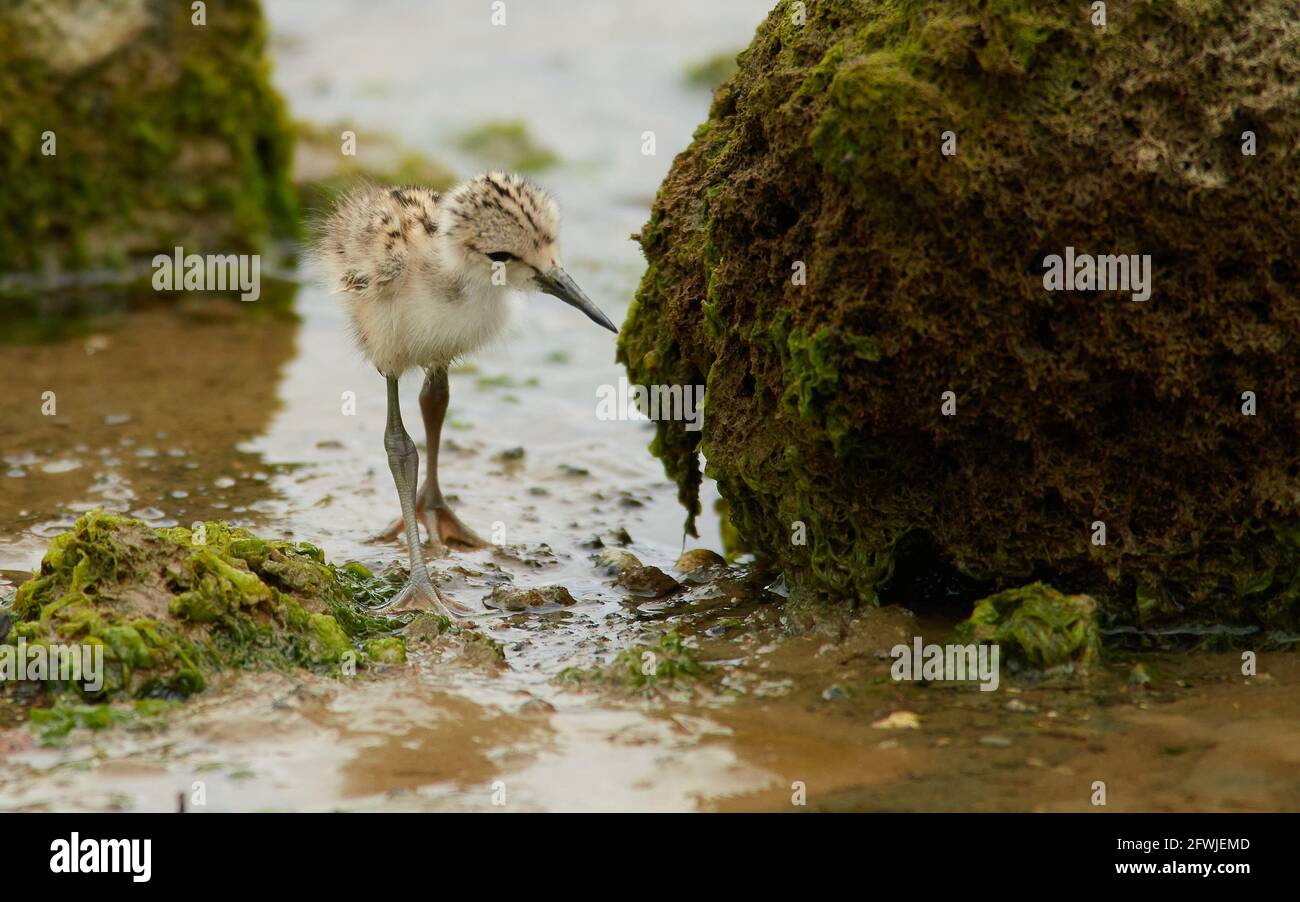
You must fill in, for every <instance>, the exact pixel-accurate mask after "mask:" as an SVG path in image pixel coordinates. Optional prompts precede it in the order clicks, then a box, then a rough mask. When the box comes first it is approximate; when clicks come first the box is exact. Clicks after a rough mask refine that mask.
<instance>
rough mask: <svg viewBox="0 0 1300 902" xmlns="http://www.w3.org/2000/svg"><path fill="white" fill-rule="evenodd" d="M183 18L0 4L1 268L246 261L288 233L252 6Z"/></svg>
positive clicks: (141, 2)
mask: <svg viewBox="0 0 1300 902" xmlns="http://www.w3.org/2000/svg"><path fill="white" fill-rule="evenodd" d="M193 15H194V13H193V10H192V9H191V4H189V3H155V2H152V0H103V2H99V3H87V2H82V0H15V2H12V3H6V4H4V5H3V6H0V44H2V45H3V46H4V47H5V48H6V60H5V71H4V74H3V76H0V151H2V152H0V180H2V181H3V182H4V185H5V190H4V192H3V196H2V197H0V270H44V269H47V268H50V269H68V268H82V267H89V266H114V267H116V266H121V265H125V264H127V263H129V262H131V261H132V260H134V259H148V258H152V256H153V255H154V254H156V253H160V252H166V253H169V252H170V251H171V250H172V248H173V247H176V246H183V247H184V248H185V249H186V251H187V252H190V253H209V252H213V253H223V254H228V253H235V252H245V253H254V252H258V251H259V250H261V249H262V247H263V245H264V244H265V243H266V241H267V239H269V238H272V237H274V236H277V235H288V236H292V235H294V234H296V232H297V214H296V211H295V204H294V196H293V191H292V189H291V186H290V183H289V163H290V156H291V140H290V132H289V129H288V128H287V125H286V120H285V116H284V110H283V105H282V103H281V100H280V98H279V97H278V95H277V94H276V93H275V91H274V90H273V89H272V87H271V83H270V78H269V73H270V65H269V61H268V59H267V56H266V54H265V52H264V48H265V44H266V23H265V21H264V20H263V17H262V9H261V5H260V4H259V3H258V2H257V0H230V2H225V3H219V4H218V3H210V4H208V8H207V10H206V15H207V20H206V24H203V25H196V24H194V23H193V22H192V17H193ZM51 132H52V133H53V136H54V150H55V153H54V154H46V153H44V152H43V150H45V149H47V139H46V135H47V133H51Z"/></svg>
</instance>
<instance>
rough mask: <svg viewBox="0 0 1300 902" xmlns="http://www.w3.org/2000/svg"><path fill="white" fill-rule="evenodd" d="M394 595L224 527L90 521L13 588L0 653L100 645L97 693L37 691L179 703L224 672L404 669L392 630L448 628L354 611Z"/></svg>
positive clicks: (359, 574)
mask: <svg viewBox="0 0 1300 902" xmlns="http://www.w3.org/2000/svg"><path fill="white" fill-rule="evenodd" d="M397 588H398V586H396V585H395V584H393V583H392V581H391V580H383V579H377V578H375V577H372V576H371V574H370V573H369V571H367V570H366V568H365V567H363V566H362V565H361V564H357V563H350V564H347V565H344V566H343V567H335V566H334V565H332V564H329V563H327V562H326V561H325V559H324V556H323V555H322V554H321V552H320V550H319V549H318V548H315V547H314V546H312V545H309V544H307V543H293V542H284V541H273V540H267V539H261V538H258V537H256V536H254V535H253V534H251V533H249V532H247V531H245V530H242V529H234V528H232V527H230V526H228V525H227V524H225V523H220V522H209V523H204V524H202V529H201V531H192V530H191V529H187V528H185V527H173V528H170V529H157V528H154V527H151V526H149V525H148V524H146V523H143V522H141V521H139V520H133V519H130V518H127V517H119V516H115V515H110V514H105V513H99V512H92V513H89V514H86V515H85V516H83V517H82V518H81V519H80V520H78V521H77V523H76V525H75V526H74V527H73V529H72V530H70V531H69V532H66V533H63V534H62V535H59V536H57V537H55V538H54V539H53V540H52V541H51V542H50V546H49V549H48V550H47V552H46V555H45V558H44V560H43V561H42V562H41V569H40V572H39V573H38V574H37V575H36V576H35V577H34V578H32V579H31V580H29V581H28V582H26V583H24V584H23V585H21V586H20V587H19V588H18V593H17V595H16V596H15V597H14V601H13V606H12V610H10V611H8V612H7V613H6V615H5V618H4V621H5V624H6V625H5V627H4V630H5V632H7V634H8V635H7V636H0V643H3V644H6V645H10V646H17V645H18V644H19V643H20V642H25V643H26V645H27V646H29V647H30V646H34V645H44V646H46V647H47V648H49V647H51V646H54V645H63V646H91V647H95V646H100V647H102V648H103V657H104V679H103V687H102V689H100V690H99V691H98V692H92V691H90V690H89V689H88V688H87V686H86V685H85V683H86V681H84V680H83V681H82V682H80V683H74V684H72V685H63V684H60V683H59V682H58V681H57V680H55V679H53V678H52V679H50V680H49V681H48V682H47V683H46V684H45V688H47V689H50V690H53V691H54V692H55V694H59V693H61V692H64V691H68V692H77V693H81V694H82V695H84V696H85V697H86V698H87V699H88V700H92V701H102V700H106V699H111V698H118V697H129V698H137V699H140V698H174V697H184V696H188V695H190V694H192V693H194V692H197V691H199V690H201V689H203V688H204V687H205V686H206V684H207V677H208V676H209V675H211V674H212V673H214V672H216V671H219V670H223V669H226V668H235V667H242V668H255V669H278V670H287V669H291V668H295V667H301V668H310V669H313V670H317V671H320V672H340V671H341V670H343V668H344V665H346V664H347V663H348V662H349V661H351V662H353V663H355V662H356V661H360V660H363V659H369V660H375V661H380V662H385V663H400V662H401V661H403V660H404V659H405V652H404V640H403V639H402V637H400V636H396V635H394V634H395V633H396V631H397V630H399V629H400V628H401V627H403V626H405V625H407V623H408V622H410V620H411V619H413V618H414V617H429V618H432V619H435V620H439V621H441V622H440V623H439V624H438V629H439V630H442V629H446V628H447V624H446V622H445V619H444V618H437V617H434V616H433V615H412V614H406V615H402V616H400V617H396V618H387V617H380V616H375V615H371V614H367V613H366V612H364V611H363V610H362V609H361V607H360V606H359V604H358V602H359V601H374V600H378V599H382V598H385V597H388V596H391V594H392V593H393V592H395V591H396V590H397ZM53 676H54V675H53V674H52V675H51V677H53Z"/></svg>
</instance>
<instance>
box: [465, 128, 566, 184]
mask: <svg viewBox="0 0 1300 902" xmlns="http://www.w3.org/2000/svg"><path fill="white" fill-rule="evenodd" d="M456 143H457V145H458V146H459V147H460V149H461V150H463V151H465V152H466V153H468V154H471V155H473V156H475V157H477V158H478V159H480V160H482V161H483V162H485V163H488V164H491V165H493V166H503V167H505V168H507V169H513V170H515V171H518V172H541V171H543V170H545V169H550V168H551V167H553V166H555V165H556V164H557V163H559V162H560V159H559V157H557V156H556V155H555V153H554V152H553V151H552V150H551V149H550V148H548V147H546V146H545V145H543V144H540V143H538V141H537V139H536V138H534V137H533V135H532V132H531V131H530V130H529V128H528V125H527V123H524V122H519V121H513V122H485V123H483V124H482V125H480V126H478V127H476V128H472V129H470V130H469V131H467V132H465V133H464V134H462V135H460V136H459V137H458V138H457V141H456Z"/></svg>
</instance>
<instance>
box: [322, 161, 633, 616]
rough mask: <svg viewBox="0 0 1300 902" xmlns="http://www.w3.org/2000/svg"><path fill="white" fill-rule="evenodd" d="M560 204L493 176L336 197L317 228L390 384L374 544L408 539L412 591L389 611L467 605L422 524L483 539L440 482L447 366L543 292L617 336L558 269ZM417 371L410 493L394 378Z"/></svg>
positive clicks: (460, 540)
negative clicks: (390, 509) (384, 515)
mask: <svg viewBox="0 0 1300 902" xmlns="http://www.w3.org/2000/svg"><path fill="white" fill-rule="evenodd" d="M559 224H560V215H559V208H558V206H557V205H556V203H555V200H554V199H553V198H552V197H551V196H550V194H548V193H547V192H546V191H545V190H544V189H542V188H541V187H540V186H538V185H537V184H536V183H534V182H532V181H530V180H529V179H526V178H524V177H522V176H518V175H513V174H506V173H498V172H490V173H485V174H483V175H480V176H478V177H477V178H475V179H472V180H471V181H469V182H466V183H465V184H463V185H461V186H459V187H458V188H455V189H454V190H452V191H450V192H448V193H446V194H439V193H438V192H435V191H431V190H429V189H427V188H421V187H415V186H407V187H379V186H373V185H368V186H365V187H363V188H361V189H359V190H356V191H354V192H352V193H350V194H348V195H346V196H344V197H343V198H342V199H341V200H340V201H339V203H338V204H337V206H336V207H335V208H334V210H333V211H332V212H331V213H330V215H329V216H328V218H327V219H326V220H325V221H324V223H323V224H322V227H321V228H320V233H319V236H318V237H317V239H316V241H315V242H314V245H313V248H312V255H313V256H314V257H315V259H316V261H317V263H318V266H319V267H320V269H321V270H322V271H323V272H324V274H325V277H326V279H327V282H328V284H329V285H330V287H331V288H332V289H333V290H335V291H337V292H341V293H342V294H343V295H344V298H345V303H346V304H347V312H348V316H349V319H350V321H351V325H352V331H353V334H354V336H355V338H356V340H357V343H358V346H359V347H360V348H361V350H362V352H363V353H364V354H365V355H366V357H367V359H368V360H369V361H370V362H371V363H373V364H374V366H375V368H376V369H378V370H379V372H380V373H381V374H382V375H383V376H384V377H385V379H386V380H387V383H388V424H387V427H386V429H385V436H384V445H385V448H386V449H387V450H388V458H389V468H390V469H391V470H392V473H393V480H394V483H395V484H396V486H397V492H398V498H399V501H400V502H401V506H402V517H401V519H400V520H398V521H397V522H396V523H394V524H393V525H392V526H391V527H389V529H388V530H386V531H385V532H384V533H382V534H381V536H380V538H386V539H391V538H395V537H396V536H397V535H399V534H401V533H402V532H405V534H406V541H407V546H408V550H409V553H410V559H411V583H410V584H409V585H408V586H407V587H406V588H405V589H404V590H403V591H402V592H401V593H399V594H398V595H397V596H395V597H394V599H393V601H392V602H390V603H389V605H386V606H385V607H388V606H394V607H401V608H417V609H425V608H432V609H434V610H438V611H441V612H442V613H446V614H449V615H454V614H463V613H468V609H466V608H464V607H463V606H460V605H458V604H457V603H456V602H454V601H451V600H450V599H448V598H446V597H445V596H442V595H441V593H439V592H438V590H437V589H436V588H435V587H434V586H433V584H432V581H431V580H430V579H429V575H428V571H427V570H426V569H425V565H424V559H423V555H422V553H421V550H420V534H419V525H418V524H419V523H421V522H422V523H424V525H425V528H426V530H427V531H428V533H429V536H430V538H431V539H432V538H433V537H434V536H437V537H438V539H439V541H441V542H443V543H445V544H448V545H452V544H455V545H461V546H465V547H470V548H474V547H480V546H481V545H482V544H483V542H482V540H481V539H479V538H478V536H477V535H475V534H474V533H473V532H472V531H471V530H469V529H468V528H467V527H466V526H465V525H464V524H462V523H461V522H460V520H459V519H458V518H457V517H456V515H455V514H454V513H453V512H452V511H451V509H450V508H449V507H448V505H447V502H446V500H445V499H444V498H443V496H442V492H441V490H440V489H439V486H438V447H439V442H440V436H441V431H442V423H443V419H444V416H445V414H446V410H447V402H448V397H449V390H448V383H447V368H448V367H449V366H450V365H451V364H452V363H453V362H454V361H456V360H458V359H460V358H461V357H463V356H465V355H466V354H469V353H471V352H473V351H475V350H477V349H479V348H481V347H482V346H483V345H484V344H486V343H487V342H489V341H491V340H492V339H493V338H494V337H496V336H497V335H498V334H500V332H501V330H502V329H503V328H504V327H505V325H506V322H507V314H508V311H509V300H510V297H511V296H512V295H513V294H516V293H518V292H523V291H541V292H544V293H546V294H551V295H554V296H555V297H557V298H559V299H560V300H562V301H564V302H565V303H567V304H570V305H571V306H573V307H576V308H577V309H579V310H581V311H582V312H583V313H585V314H586V315H587V316H588V317H589V318H590V319H591V320H592V321H593V322H595V323H597V324H598V325H600V326H603V327H604V328H606V329H609V330H610V331H611V332H617V331H618V329H617V328H616V327H615V326H614V324H613V323H612V322H611V321H610V320H609V317H607V316H605V314H604V313H602V312H601V311H600V310H599V309H598V308H597V307H596V305H595V304H593V303H592V302H591V300H590V299H589V298H588V297H587V296H586V294H584V293H583V291H582V289H581V288H579V287H578V286H577V284H576V283H575V282H574V281H573V279H572V278H571V277H570V276H569V275H568V273H566V272H565V271H564V267H563V266H562V265H561V262H560V251H559ZM416 367H419V368H421V369H423V370H424V371H425V374H426V376H425V382H424V387H423V389H422V390H421V392H420V411H421V414H422V417H423V420H424V427H425V438H426V453H427V454H428V473H427V475H426V477H425V480H424V483H423V484H422V485H421V486H420V488H419V490H418V492H417V491H416V488H415V486H416V482H417V481H418V475H419V455H418V452H417V451H416V448H415V444H414V443H413V442H412V441H411V438H410V436H409V435H408V434H407V433H406V429H405V427H404V426H403V424H402V415H401V410H400V406H399V403H398V401H399V399H398V388H397V384H398V378H399V377H400V376H401V375H402V374H403V373H405V372H406V371H408V370H410V369H413V368H416Z"/></svg>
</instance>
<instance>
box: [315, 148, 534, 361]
mask: <svg viewBox="0 0 1300 902" xmlns="http://www.w3.org/2000/svg"><path fill="white" fill-rule="evenodd" d="M558 230H559V210H558V207H557V206H556V203H555V201H554V200H553V199H552V198H551V196H550V195H549V194H548V193H547V192H546V191H545V190H543V189H542V188H541V187H539V186H538V185H536V184H535V183H533V182H531V181H529V180H528V179H525V178H523V177H521V176H518V175H512V174H504V173H495V172H494V173H485V174H483V175H480V176H478V177H477V178H475V179H473V180H471V181H469V182H467V183H465V184H464V185H461V186H460V187H458V188H456V189H454V190H452V191H450V192H448V193H446V194H439V193H438V192H435V191H431V190H429V189H427V188H421V187H413V186H407V187H382V186H375V185H367V186H364V187H362V188H360V189H358V190H355V191H353V192H351V193H350V194H348V195H346V196H344V197H343V198H342V199H341V200H340V201H339V203H338V204H337V206H336V207H335V208H334V210H333V212H332V213H331V214H330V215H329V217H328V218H327V219H326V220H325V222H324V223H323V224H322V228H321V233H320V236H319V238H318V240H317V241H316V242H315V244H314V247H313V255H314V257H315V258H316V260H317V262H318V264H319V265H320V267H321V269H322V270H323V271H324V274H325V277H326V279H327V281H328V284H329V286H330V287H331V288H333V289H335V290H336V291H340V292H342V293H344V295H345V298H346V303H347V306H348V313H349V316H350V319H351V321H352V328H353V332H354V333H355V335H356V338H357V341H358V344H359V345H360V347H361V349H362V350H363V352H364V353H365V354H366V356H367V357H368V358H369V360H370V361H371V362H372V363H374V365H375V366H376V367H377V368H378V369H379V370H380V372H382V373H384V374H385V375H400V374H401V373H403V372H405V371H406V370H409V369H412V368H415V367H422V368H430V367H440V366H446V365H448V364H449V363H451V362H452V361H453V360H455V359H456V358H458V357H461V356H462V355H465V354H468V353H470V352H472V351H474V350H476V349H478V348H480V347H482V346H483V345H484V344H486V343H487V342H489V341H491V340H492V339H493V338H494V337H496V336H497V335H498V334H500V332H501V330H502V329H503V328H504V327H505V325H506V323H507V320H508V314H509V307H510V303H509V299H510V296H511V295H512V293H514V292H517V291H524V290H530V289H537V285H536V282H535V278H536V275H537V274H538V273H539V272H545V271H548V270H552V269H554V268H555V267H556V266H558V265H559V249H558V245H557V236H558ZM503 254H508V255H510V257H511V259H509V260H505V259H498V260H497V261H495V262H496V268H497V269H498V270H499V275H498V276H497V278H496V279H495V280H494V278H493V274H494V260H493V259H491V257H490V256H489V255H497V256H498V257H499V256H500V255H503Z"/></svg>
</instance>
